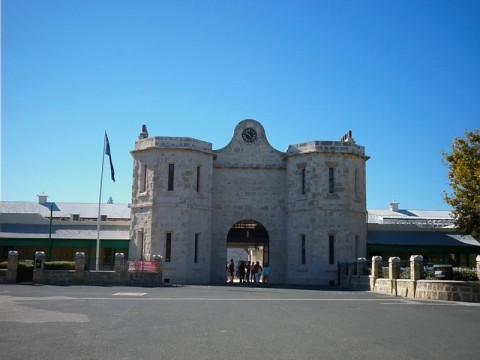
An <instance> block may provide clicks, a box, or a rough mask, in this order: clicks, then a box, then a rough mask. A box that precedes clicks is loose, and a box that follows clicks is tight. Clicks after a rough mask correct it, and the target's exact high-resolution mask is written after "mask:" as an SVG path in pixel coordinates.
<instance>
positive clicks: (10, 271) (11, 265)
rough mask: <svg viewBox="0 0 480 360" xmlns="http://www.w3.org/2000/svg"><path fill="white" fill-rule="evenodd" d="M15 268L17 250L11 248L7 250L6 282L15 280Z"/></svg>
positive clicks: (10, 282)
mask: <svg viewBox="0 0 480 360" xmlns="http://www.w3.org/2000/svg"><path fill="white" fill-rule="evenodd" d="M17 270H18V251H15V250H12V251H9V252H8V265H7V276H6V279H5V280H6V282H7V284H15V283H16V282H17Z"/></svg>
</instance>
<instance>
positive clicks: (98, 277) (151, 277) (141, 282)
mask: <svg viewBox="0 0 480 360" xmlns="http://www.w3.org/2000/svg"><path fill="white" fill-rule="evenodd" d="M150 263H151V264H152V269H151V271H138V270H133V271H127V270H126V266H125V265H126V264H125V258H124V255H123V254H122V253H117V254H115V265H114V268H115V271H85V254H84V253H82V252H78V253H76V254H75V270H45V253H44V252H43V251H37V252H36V253H35V261H34V269H33V283H34V284H44V285H100V286H112V285H117V286H144V287H155V286H163V284H164V282H163V271H162V258H161V256H158V255H154V260H153V261H151V262H150ZM17 269H18V252H17V251H10V252H9V254H8V269H7V270H0V284H15V283H16V278H17Z"/></svg>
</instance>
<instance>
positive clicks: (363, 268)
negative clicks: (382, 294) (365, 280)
mask: <svg viewBox="0 0 480 360" xmlns="http://www.w3.org/2000/svg"><path fill="white" fill-rule="evenodd" d="M366 273H367V259H365V258H358V259H357V275H365V274H366Z"/></svg>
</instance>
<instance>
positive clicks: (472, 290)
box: [415, 280, 480, 302]
mask: <svg viewBox="0 0 480 360" xmlns="http://www.w3.org/2000/svg"><path fill="white" fill-rule="evenodd" d="M415 298H416V299H429V300H450V301H466V302H480V283H479V282H478V281H428V280H419V281H417V287H416V291H415Z"/></svg>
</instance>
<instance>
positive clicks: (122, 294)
mask: <svg viewBox="0 0 480 360" xmlns="http://www.w3.org/2000/svg"><path fill="white" fill-rule="evenodd" d="M145 294H146V293H137V292H118V293H115V294H113V296H143V295H145Z"/></svg>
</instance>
